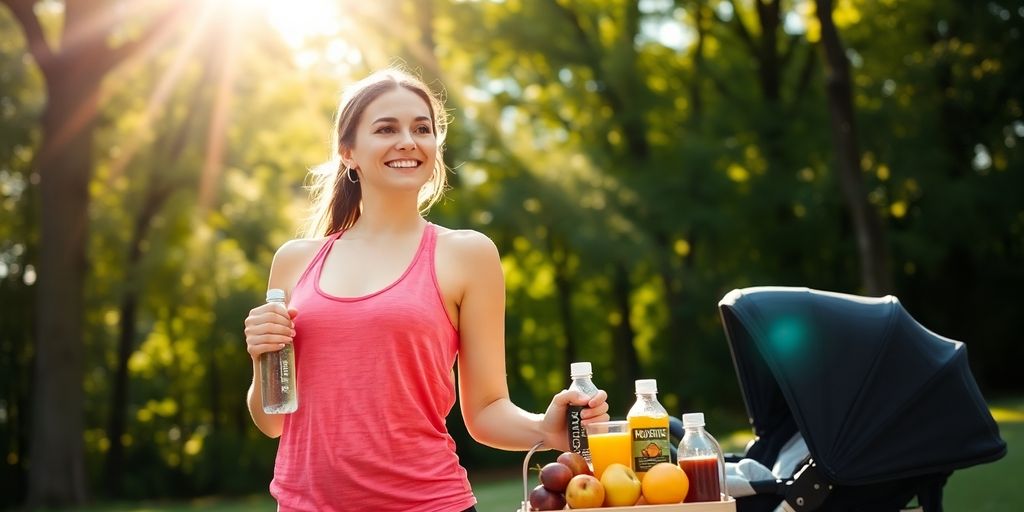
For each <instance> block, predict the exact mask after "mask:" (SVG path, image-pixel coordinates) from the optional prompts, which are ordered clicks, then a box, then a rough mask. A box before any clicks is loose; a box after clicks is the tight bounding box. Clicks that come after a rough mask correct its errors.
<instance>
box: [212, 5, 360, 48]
mask: <svg viewBox="0 0 1024 512" xmlns="http://www.w3.org/2000/svg"><path fill="white" fill-rule="evenodd" d="M231 2H232V4H233V7H234V9H237V10H245V11H251V12H255V13H259V14H260V15H262V16H264V17H265V18H266V19H267V21H268V22H269V23H270V25H271V26H273V27H274V28H275V29H277V31H278V32H279V33H280V34H281V38H282V39H284V40H285V42H286V43H288V45H290V46H291V47H292V48H298V47H299V46H301V45H302V43H303V42H304V41H306V40H307V39H309V38H311V37H316V36H321V35H331V34H334V33H336V32H337V31H338V25H339V19H340V14H341V13H340V11H339V7H340V4H341V2H340V1H339V0H231Z"/></svg>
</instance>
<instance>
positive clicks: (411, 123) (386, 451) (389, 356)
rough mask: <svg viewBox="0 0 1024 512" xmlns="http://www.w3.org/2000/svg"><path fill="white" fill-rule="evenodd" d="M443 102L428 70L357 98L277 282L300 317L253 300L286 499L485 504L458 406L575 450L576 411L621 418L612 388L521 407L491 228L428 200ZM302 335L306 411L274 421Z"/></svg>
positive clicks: (256, 410)
mask: <svg viewBox="0 0 1024 512" xmlns="http://www.w3.org/2000/svg"><path fill="white" fill-rule="evenodd" d="M445 128H446V119H445V110H444V108H443V106H442V105H441V103H440V101H439V100H438V99H437V98H436V97H435V96H434V95H432V94H431V92H430V90H429V89H428V88H427V87H426V85H424V84H423V83H422V82H421V81H420V80H418V79H416V78H414V77H412V76H410V75H408V74H406V73H403V72H401V71H398V70H393V69H392V70H386V71H382V72H378V73H375V74H373V75H371V76H370V77H368V78H366V79H364V80H362V81H360V82H358V83H357V84H355V85H354V86H353V87H352V88H351V89H349V90H348V91H347V92H346V94H345V95H344V96H343V98H342V102H341V105H340V106H339V108H338V114H337V117H336V119H335V133H334V135H335V137H334V139H335V140H334V144H333V146H334V155H335V156H336V158H337V159H338V164H337V165H336V166H334V167H333V169H332V170H331V171H332V172H330V173H328V174H321V176H320V179H319V180H318V182H317V184H316V186H315V187H314V195H315V197H318V199H319V201H317V204H318V205H319V208H318V209H317V210H316V213H315V215H314V218H313V221H314V236H316V235H317V234H319V235H325V236H321V237H320V238H308V239H300V240H292V241H290V242H288V243H286V244H284V245H283V246H282V247H281V248H280V249H279V250H278V252H277V254H276V255H275V257H274V262H273V264H272V266H271V270H270V288H280V289H283V290H285V292H286V293H287V296H288V304H289V306H288V310H287V311H285V309H284V307H283V306H280V305H276V304H265V305H261V306H259V307H256V308H254V309H253V310H252V311H251V312H250V313H249V316H248V318H246V320H245V326H246V327H245V334H246V343H247V345H248V351H249V354H250V356H251V357H252V361H253V374H254V379H253V384H252V386H250V388H249V394H248V402H249V411H250V412H251V414H252V418H253V421H254V422H255V423H256V426H257V427H259V429H260V430H261V431H262V432H263V433H264V434H266V435H268V436H270V437H278V436H280V437H281V441H280V445H279V447H278V454H277V462H276V465H275V469H274V480H273V482H272V483H271V485H270V490H271V494H272V495H273V496H274V497H275V498H276V499H277V501H278V504H279V510H320V511H322V510H376V511H387V510H402V511H418V510H422V511H431V512H435V511H452V512H458V511H463V510H474V508H473V505H474V504H475V503H476V499H475V498H474V497H473V494H472V490H471V489H470V486H469V481H468V479H467V476H466V470H465V469H463V468H462V467H461V466H460V465H459V462H458V457H457V456H456V454H455V445H454V443H453V442H452V439H451V437H450V436H449V435H448V432H447V430H446V427H445V417H446V415H447V414H448V412H449V411H450V410H451V408H452V406H453V405H454V403H455V379H454V375H453V372H452V367H453V365H454V363H455V362H456V356H458V358H457V360H458V365H459V395H460V398H461V406H462V416H463V419H464V420H465V424H466V427H467V429H468V430H469V433H470V434H471V435H472V436H473V438H474V439H476V440H477V441H478V442H481V443H483V444H486V445H488V446H492V447H495V448H499V449H504V450H526V449H529V448H530V447H532V446H533V445H534V444H535V443H537V442H538V441H543V442H544V445H545V446H546V447H550V448H555V449H560V450H566V449H567V448H568V447H567V435H566V407H567V406H568V405H569V404H570V403H571V404H575V405H587V406H589V407H590V409H589V410H585V412H584V413H583V414H584V419H585V423H590V422H593V421H604V420H607V419H608V414H607V410H608V405H607V404H606V403H605V399H606V397H607V395H606V394H605V392H604V391H601V392H600V393H598V395H597V396H595V397H593V398H592V399H590V400H587V398H586V397H585V396H581V395H580V394H578V393H576V392H570V391H562V392H560V393H557V394H556V395H555V396H554V397H553V398H552V400H551V403H550V405H549V406H548V408H547V411H546V412H545V413H544V414H531V413H528V412H526V411H524V410H522V409H520V408H519V407H517V406H516V405H515V404H513V403H512V402H511V401H510V400H509V396H508V385H507V383H506V380H505V341H504V316H505V284H504V277H503V274H502V269H501V264H500V260H499V257H498V251H497V249H496V248H495V246H494V244H493V242H491V240H490V239H488V238H487V237H486V236H484V235H482V234H480V233H478V232H475V231H468V230H451V229H447V228H444V227H441V226H437V225H434V224H431V223H430V222H428V221H427V220H426V219H424V217H423V211H424V210H425V208H427V207H429V206H430V205H431V204H433V202H435V201H436V200H437V199H438V198H439V197H440V195H441V193H442V192H443V190H444V188H445V167H444V163H443V161H442V146H443V142H444V135H445ZM288 343H293V344H294V349H295V354H296V368H297V376H298V384H297V386H298V389H299V408H298V410H297V411H296V412H294V413H292V414H288V415H268V414H265V413H264V412H263V409H262V406H261V400H262V398H261V390H260V386H259V385H258V384H257V383H258V379H257V378H255V376H256V375H258V371H259V368H258V359H259V356H260V354H263V353H265V352H269V351H274V350H280V349H281V348H283V347H284V346H285V344H288Z"/></svg>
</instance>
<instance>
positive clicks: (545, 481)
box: [540, 462, 573, 493]
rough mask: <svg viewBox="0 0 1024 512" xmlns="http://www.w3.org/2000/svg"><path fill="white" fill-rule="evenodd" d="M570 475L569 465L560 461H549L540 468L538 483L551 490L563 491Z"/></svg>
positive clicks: (570, 477) (570, 478) (571, 475)
mask: <svg viewBox="0 0 1024 512" xmlns="http://www.w3.org/2000/svg"><path fill="white" fill-rule="evenodd" d="M572 477H573V474H572V470H571V469H569V466H566V465H565V464H562V463H560V462H551V463H549V464H548V465H546V466H544V467H543V468H541V469H540V483H541V484H542V485H543V486H544V487H546V488H547V489H548V490H549V491H551V492H557V493H563V492H565V488H566V487H567V486H568V485H569V480H572Z"/></svg>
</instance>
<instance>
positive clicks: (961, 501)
mask: <svg viewBox="0 0 1024 512" xmlns="http://www.w3.org/2000/svg"><path fill="white" fill-rule="evenodd" d="M992 415H993V416H994V417H995V419H996V421H997V422H999V432H1000V434H1001V435H1002V437H1003V439H1004V440H1005V441H1006V443H1007V445H1008V446H1009V447H1010V449H1009V450H1008V453H1007V455H1006V457H1004V458H1002V459H1000V460H998V461H996V462H994V463H991V464H983V465H981V466H975V467H972V468H968V469H964V470H960V471H957V472H955V473H954V474H953V476H952V477H951V478H950V479H949V483H947V484H946V488H945V494H944V500H943V510H945V511H947V512H968V511H969V512H988V511H993V512H994V511H1002V510H1024V486H1022V485H1021V484H1020V477H1019V475H1021V474H1024V452H1021V451H1015V450H1014V449H1013V447H1014V446H1018V445H1017V443H1018V441H1022V440H1024V399H1016V400H1012V401H997V402H995V403H994V404H993V406H992ZM744 435H746V434H745V433H738V434H737V435H735V436H728V437H727V442H726V443H723V444H728V442H729V441H734V440H735V441H736V442H738V441H740V440H742V438H743V437H744ZM471 479H472V475H471ZM535 479H536V475H535V474H531V482H530V487H531V488H532V487H533V485H535V484H536V481H535ZM473 491H474V492H475V493H476V496H477V500H478V503H477V510H479V512H514V511H516V510H517V508H518V507H519V503H520V502H521V501H522V499H523V482H522V479H521V478H519V477H516V476H512V477H506V478H500V479H493V478H487V479H486V480H485V481H481V482H478V483H477V482H474V484H473ZM274 505H275V504H274V502H273V500H271V499H270V497H269V496H255V497H250V498H244V499H237V498H236V499H229V498H203V499H197V500H192V501H190V502H177V503H152V504H123V505H103V506H95V507H89V508H85V509H80V510H82V511H83V512H193V511H196V510H206V511H212V512H243V511H244V512H249V511H253V512H259V511H267V512H270V511H273V510H274V509H275V506H274Z"/></svg>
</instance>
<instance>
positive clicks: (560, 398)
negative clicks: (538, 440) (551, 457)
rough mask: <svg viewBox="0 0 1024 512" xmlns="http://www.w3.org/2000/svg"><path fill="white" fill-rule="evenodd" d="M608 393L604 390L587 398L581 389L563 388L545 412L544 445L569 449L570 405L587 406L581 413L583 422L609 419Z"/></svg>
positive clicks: (562, 449)
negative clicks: (570, 389)
mask: <svg viewBox="0 0 1024 512" xmlns="http://www.w3.org/2000/svg"><path fill="white" fill-rule="evenodd" d="M607 400H608V393H605V392H604V390H603V389H602V390H600V391H598V392H597V394H596V395H594V396H593V398H590V399H589V400H587V396H586V395H584V394H583V393H580V392H579V391H569V390H567V389H563V390H562V391H560V392H559V393H558V394H556V395H555V396H554V398H552V399H551V404H550V405H548V410H547V411H545V412H544V419H543V420H542V421H541V430H543V432H544V446H545V447H546V448H551V449H554V450H561V451H563V452H564V451H568V450H569V430H568V410H569V406H570V405H582V406H585V407H587V409H583V411H582V412H581V413H580V417H581V418H582V419H583V424H584V425H587V424H589V423H594V422H596V421H608V402H607Z"/></svg>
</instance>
